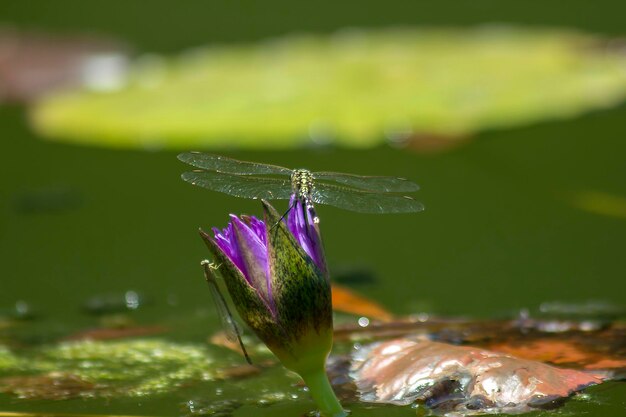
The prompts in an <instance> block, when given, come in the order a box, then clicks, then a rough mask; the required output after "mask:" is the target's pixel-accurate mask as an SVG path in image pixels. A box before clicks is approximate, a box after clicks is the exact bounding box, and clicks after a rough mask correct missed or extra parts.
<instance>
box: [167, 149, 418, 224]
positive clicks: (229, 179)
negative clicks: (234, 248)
mask: <svg viewBox="0 0 626 417" xmlns="http://www.w3.org/2000/svg"><path fill="white" fill-rule="evenodd" d="M178 159H179V160H180V161H182V162H185V163H187V164H189V165H192V166H194V167H196V168H199V169H195V170H193V171H189V172H185V173H183V174H182V179H183V180H185V181H187V182H189V183H191V184H193V185H196V186H199V187H203V188H207V189H209V190H213V191H218V192H222V193H225V194H229V195H232V196H235V197H241V198H251V199H265V200H288V199H290V198H291V196H292V195H295V197H296V199H298V200H300V201H301V202H303V203H305V204H306V205H307V206H311V207H312V205H313V203H319V204H327V205H331V206H334V207H338V208H341V209H344V210H350V211H356V212H361V213H378V214H382V213H412V212H418V211H422V210H423V209H424V206H423V205H422V203H420V202H419V201H416V200H415V199H413V198H412V197H410V196H407V195H404V194H403V193H411V192H414V191H417V190H419V186H418V185H417V184H415V183H414V182H411V181H409V180H407V179H406V178H400V177H381V176H364V175H353V174H344V173H339V172H312V171H309V170H307V169H289V168H285V167H281V166H277V165H270V164H263V163H258V162H248V161H239V160H237V159H232V158H227V157H225V156H220V155H214V154H209V153H203V152H185V153H181V154H180V155H178Z"/></svg>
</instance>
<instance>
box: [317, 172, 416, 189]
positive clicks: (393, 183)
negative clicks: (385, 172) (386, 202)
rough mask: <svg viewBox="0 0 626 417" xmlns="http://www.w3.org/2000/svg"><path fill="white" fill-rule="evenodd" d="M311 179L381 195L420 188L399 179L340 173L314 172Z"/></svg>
mask: <svg viewBox="0 0 626 417" xmlns="http://www.w3.org/2000/svg"><path fill="white" fill-rule="evenodd" d="M313 177H314V178H315V179H320V180H327V181H335V182H338V183H340V184H343V185H347V186H350V187H355V188H358V189H361V190H368V191H375V192H381V193H393V192H412V191H417V190H419V188H420V187H419V185H417V184H415V183H414V182H411V181H409V180H407V179H406V178H399V177H371V176H365V175H352V174H343V173H340V172H315V173H313Z"/></svg>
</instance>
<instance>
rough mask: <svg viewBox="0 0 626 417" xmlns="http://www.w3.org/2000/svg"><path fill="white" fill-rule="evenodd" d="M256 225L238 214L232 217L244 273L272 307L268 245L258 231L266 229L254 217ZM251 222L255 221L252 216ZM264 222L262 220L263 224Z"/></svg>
mask: <svg viewBox="0 0 626 417" xmlns="http://www.w3.org/2000/svg"><path fill="white" fill-rule="evenodd" d="M254 220H256V222H254V223H255V224H256V227H253V226H251V225H248V224H246V223H244V222H243V221H241V220H240V219H239V218H237V217H236V216H233V217H232V222H231V225H232V226H233V231H234V237H235V238H234V240H235V241H236V244H237V252H238V256H240V257H241V259H242V261H243V265H244V266H243V268H244V269H243V273H244V276H245V277H246V279H247V280H248V282H249V283H250V285H252V287H253V288H254V289H256V290H257V292H258V293H259V295H260V296H261V298H263V299H264V300H265V301H266V303H267V304H268V305H269V306H270V308H271V309H273V307H274V301H273V297H272V289H271V286H270V277H269V262H268V254H267V246H266V245H265V244H264V243H263V241H262V240H261V236H260V235H259V234H258V233H257V232H258V231H263V233H264V232H265V231H264V227H263V228H261V227H260V225H259V224H258V222H259V221H258V219H254ZM250 223H251V224H252V223H253V220H252V218H250ZM262 224H263V223H262V222H261V225H262Z"/></svg>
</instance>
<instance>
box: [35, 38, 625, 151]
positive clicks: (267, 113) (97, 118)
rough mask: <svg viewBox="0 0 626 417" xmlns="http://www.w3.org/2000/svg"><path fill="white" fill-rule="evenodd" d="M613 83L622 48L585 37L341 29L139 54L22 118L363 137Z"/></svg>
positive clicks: (253, 140) (211, 140)
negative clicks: (118, 78) (100, 83)
mask: <svg viewBox="0 0 626 417" xmlns="http://www.w3.org/2000/svg"><path fill="white" fill-rule="evenodd" d="M625 95H626V55H625V54H623V53H620V52H619V51H618V50H617V48H615V50H614V51H613V50H611V48H610V41H609V40H607V39H604V38H602V37H599V36H595V35H590V34H584V33H579V32H574V31H568V30H556V29H555V30H550V29H545V30H539V29H524V28H513V27H479V28H474V29H409V28H406V29H388V30H377V31H366V30H363V31H361V30H347V31H341V32H338V33H336V34H334V35H329V36H314V35H297V36H296V35H293V36H288V37H284V38H279V39H273V40H267V41H263V42H257V43H252V44H247V45H224V46H210V47H205V48H199V49H195V50H193V51H188V52H185V53H183V54H181V55H180V56H178V57H173V58H162V57H143V58H139V59H138V60H137V61H136V63H135V64H134V66H132V68H131V70H130V71H129V73H128V74H127V78H126V80H125V82H124V83H123V86H122V87H121V88H119V89H118V90H115V91H108V92H102V91H99V92H96V91H87V90H82V91H71V92H61V93H58V94H56V95H52V96H50V97H48V98H47V99H45V100H43V101H41V102H40V103H39V104H38V105H37V106H36V107H35V108H34V111H33V121H34V123H35V126H36V127H37V128H38V130H39V131H41V132H42V133H43V134H44V135H47V136H50V137H54V138H57V139H60V140H65V141H74V142H79V143H87V144H95V145H104V146H114V147H154V146H165V147H173V148H191V147H195V148H213V149H219V148H255V149H276V148H291V147H295V146H301V145H306V144H310V143H320V142H323V143H327V142H333V143H335V144H337V145H340V146H348V147H370V146H374V145H377V144H379V143H381V142H383V141H385V140H392V141H406V140H407V139H410V138H412V137H418V136H423V135H435V136H441V137H444V138H460V137H466V136H467V135H470V134H473V133H475V132H477V131H481V130H484V129H490V128H502V127H511V126H518V125H523V124H528V123H532V122H536V121H540V120H544V119H553V118H564V117H572V116H575V115H578V114H580V113H582V112H585V111H589V110H592V109H597V108H606V107H610V106H614V105H616V104H617V103H619V102H620V101H621V100H623V99H624V96H625Z"/></svg>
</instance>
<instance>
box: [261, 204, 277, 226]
mask: <svg viewBox="0 0 626 417" xmlns="http://www.w3.org/2000/svg"><path fill="white" fill-rule="evenodd" d="M261 203H262V204H263V212H264V214H265V216H264V217H265V218H266V219H269V222H267V221H266V223H265V224H276V223H278V221H279V220H280V214H278V212H277V211H276V209H275V208H274V206H272V205H271V204H270V203H269V202H268V201H267V200H261Z"/></svg>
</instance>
